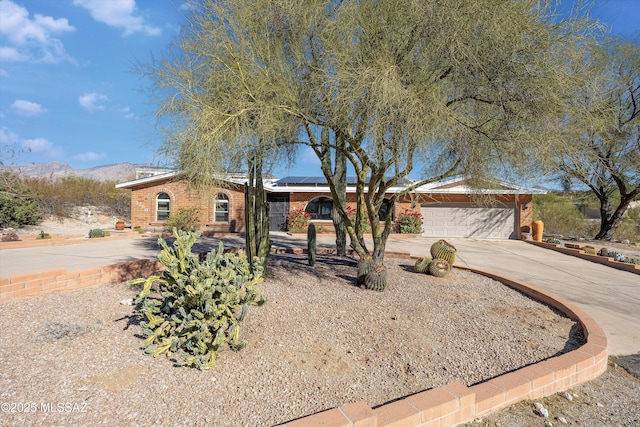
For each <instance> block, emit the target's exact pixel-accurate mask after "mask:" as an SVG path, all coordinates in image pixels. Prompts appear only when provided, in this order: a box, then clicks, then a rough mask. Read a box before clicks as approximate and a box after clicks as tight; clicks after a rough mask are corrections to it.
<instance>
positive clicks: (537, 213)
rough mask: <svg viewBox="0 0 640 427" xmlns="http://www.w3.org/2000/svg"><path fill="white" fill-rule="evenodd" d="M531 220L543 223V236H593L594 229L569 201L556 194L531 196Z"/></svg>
mask: <svg viewBox="0 0 640 427" xmlns="http://www.w3.org/2000/svg"><path fill="white" fill-rule="evenodd" d="M533 219H534V220H540V221H542V222H543V223H544V233H545V234H559V235H563V236H574V235H577V236H594V235H595V228H594V226H593V225H590V224H589V222H588V221H587V220H586V217H585V216H584V215H582V214H581V213H580V210H579V209H578V208H577V207H576V206H575V205H574V204H573V202H572V201H571V200H570V199H567V198H562V197H560V196H558V195H556V194H553V193H549V194H534V195H533Z"/></svg>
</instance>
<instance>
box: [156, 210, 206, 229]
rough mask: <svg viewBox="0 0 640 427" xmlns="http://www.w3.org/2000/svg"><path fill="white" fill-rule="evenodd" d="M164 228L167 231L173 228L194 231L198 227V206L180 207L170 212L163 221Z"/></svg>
mask: <svg viewBox="0 0 640 427" xmlns="http://www.w3.org/2000/svg"><path fill="white" fill-rule="evenodd" d="M164 228H165V230H167V231H171V230H173V229H174V228H176V229H178V230H180V231H196V230H197V229H198V228H200V208H197V207H192V208H180V209H178V210H177V211H175V212H172V213H171V215H169V218H167V220H166V221H165V223H164Z"/></svg>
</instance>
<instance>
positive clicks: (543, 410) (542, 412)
mask: <svg viewBox="0 0 640 427" xmlns="http://www.w3.org/2000/svg"><path fill="white" fill-rule="evenodd" d="M533 406H535V408H536V411H537V412H538V414H539V415H540V416H542V417H544V418H549V411H548V410H547V408H545V407H544V406H543V405H542V403H540V402H535V403H534V404H533Z"/></svg>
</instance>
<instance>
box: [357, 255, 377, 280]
mask: <svg viewBox="0 0 640 427" xmlns="http://www.w3.org/2000/svg"><path fill="white" fill-rule="evenodd" d="M372 264H373V258H372V257H371V255H369V254H365V255H364V256H363V257H362V259H361V260H360V261H359V262H358V278H357V279H356V282H357V283H358V285H364V282H365V279H366V277H367V274H369V271H370V270H371V265H372Z"/></svg>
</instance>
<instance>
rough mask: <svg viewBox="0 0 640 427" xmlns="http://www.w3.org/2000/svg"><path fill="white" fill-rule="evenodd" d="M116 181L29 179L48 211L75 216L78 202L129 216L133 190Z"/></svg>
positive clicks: (108, 212)
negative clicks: (119, 185) (119, 186)
mask: <svg viewBox="0 0 640 427" xmlns="http://www.w3.org/2000/svg"><path fill="white" fill-rule="evenodd" d="M115 184H116V182H114V181H97V180H94V179H89V178H81V177H74V176H68V177H63V178H55V179H52V178H29V179H26V180H25V185H26V186H27V187H28V188H29V189H30V191H32V192H33V193H34V194H38V196H39V204H38V205H39V207H40V209H42V210H43V211H44V213H45V214H47V215H58V216H63V217H71V215H72V212H73V208H74V207H76V206H96V207H97V208H99V209H100V210H101V211H102V212H103V213H104V214H105V215H113V216H117V217H123V218H128V217H129V215H130V214H131V190H128V189H124V188H115Z"/></svg>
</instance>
